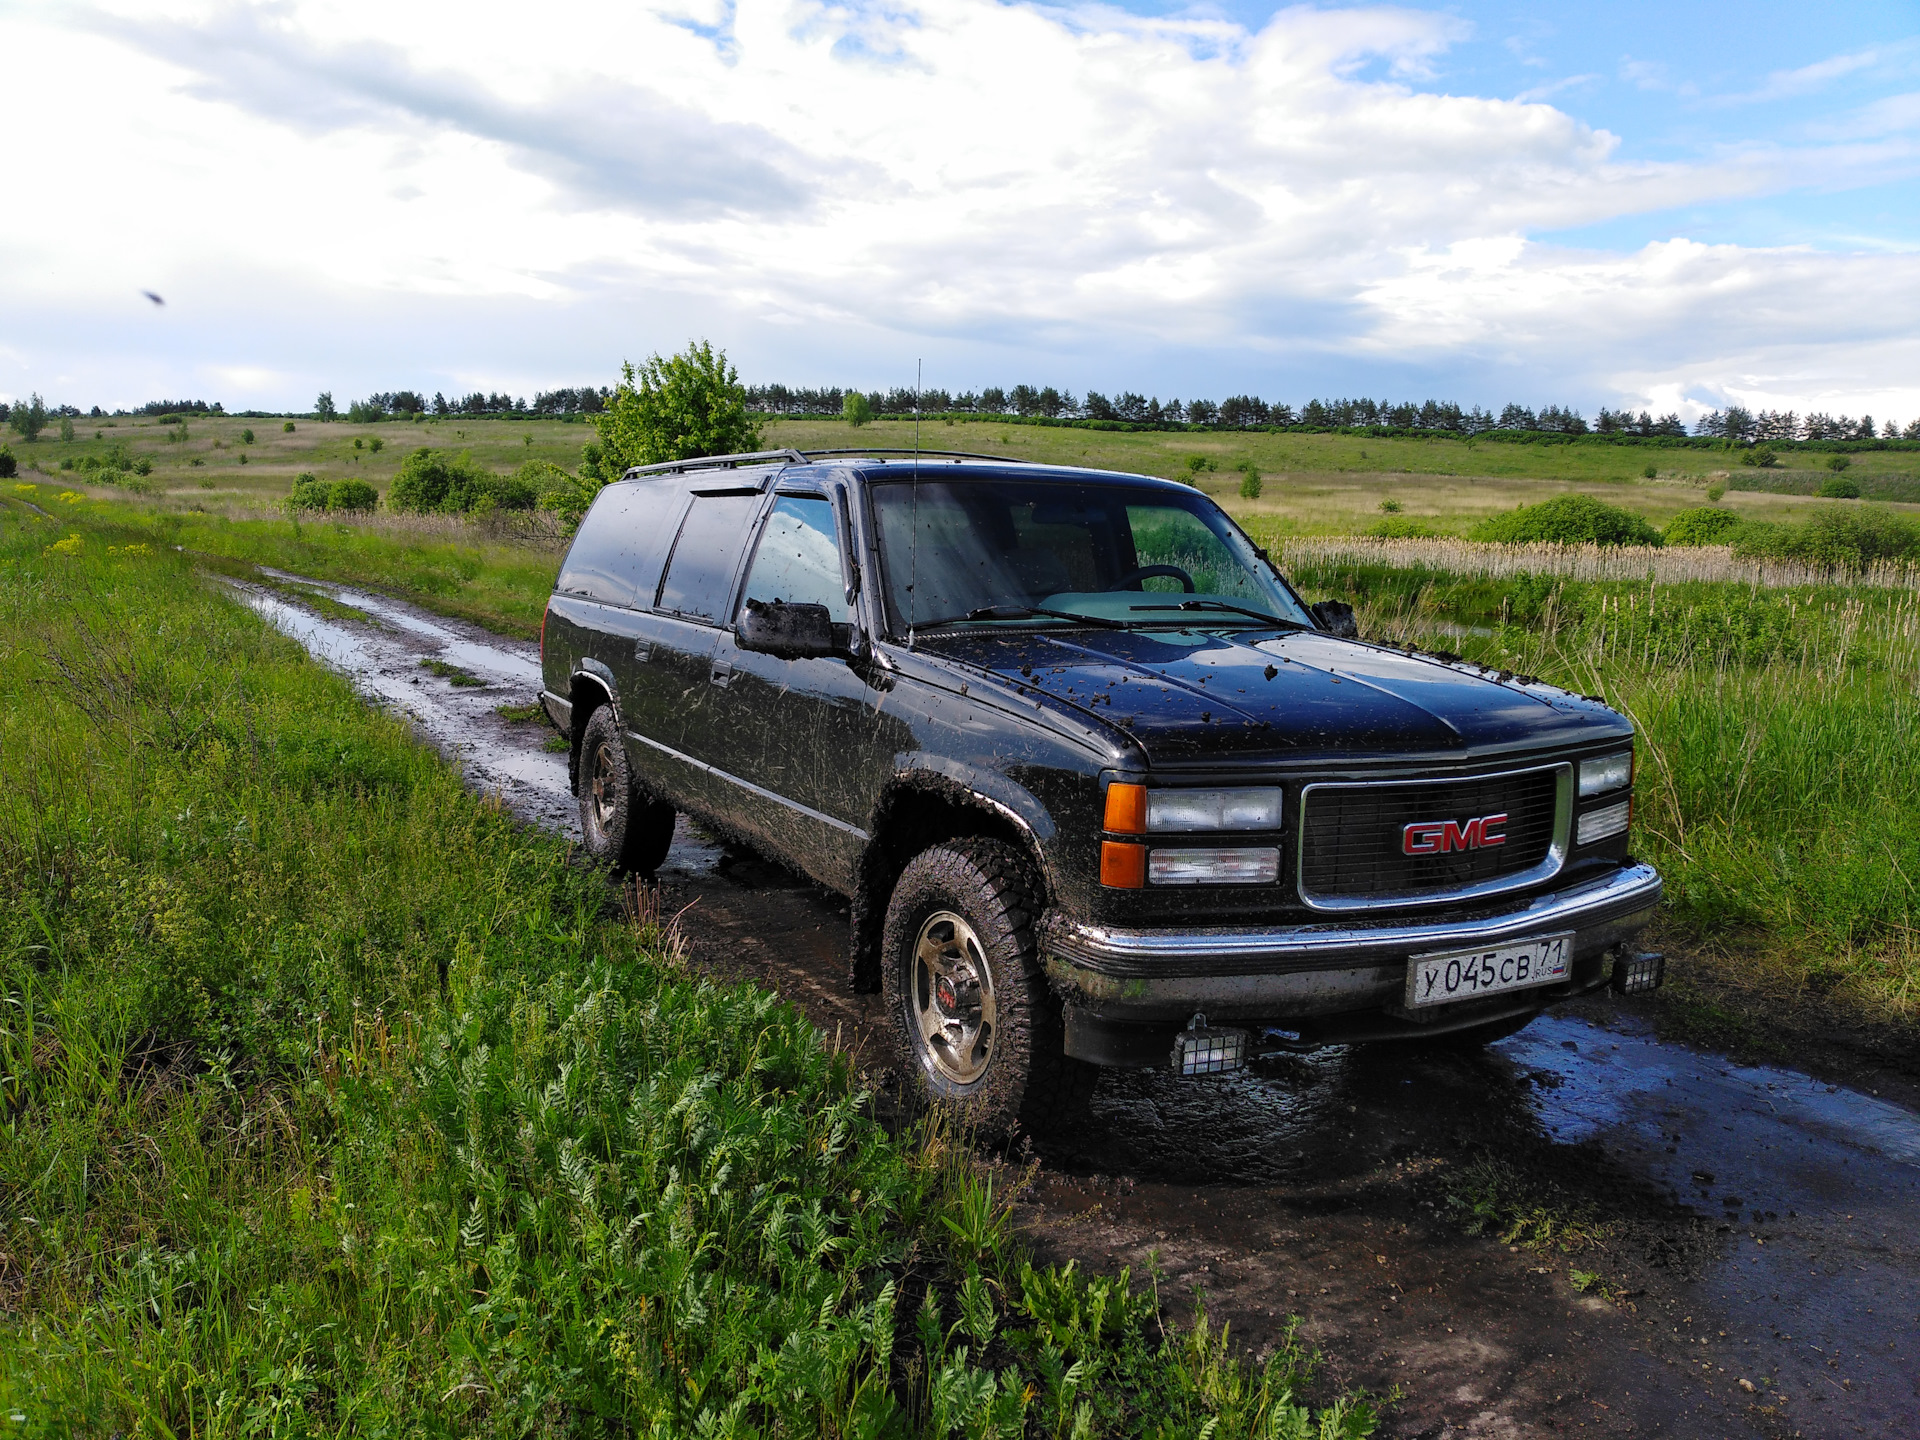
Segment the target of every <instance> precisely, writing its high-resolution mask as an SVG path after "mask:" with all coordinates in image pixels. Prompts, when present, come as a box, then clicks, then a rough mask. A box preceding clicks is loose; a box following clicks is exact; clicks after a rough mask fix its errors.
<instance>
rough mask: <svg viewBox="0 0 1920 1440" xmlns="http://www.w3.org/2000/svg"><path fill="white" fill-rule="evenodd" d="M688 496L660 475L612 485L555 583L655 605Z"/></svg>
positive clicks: (608, 599) (610, 600) (604, 599)
mask: <svg viewBox="0 0 1920 1440" xmlns="http://www.w3.org/2000/svg"><path fill="white" fill-rule="evenodd" d="M685 501H686V491H684V490H682V489H681V488H680V487H679V486H678V485H674V484H671V483H667V482H663V481H658V480H655V481H645V480H641V481H631V482H627V483H625V484H616V485H609V486H607V488H606V489H604V490H602V491H601V492H600V495H599V498H597V499H596V500H595V501H594V502H593V508H592V509H591V510H589V511H588V512H587V517H586V519H584V520H582V521H581V522H580V533H579V534H578V535H576V536H575V537H574V540H573V548H572V549H570V550H568V551H567V558H566V561H565V562H564V563H563V564H562V565H561V566H560V578H559V579H558V580H557V581H555V582H554V587H553V588H554V589H555V590H557V591H560V592H561V593H563V594H567V595H584V596H586V597H587V598H588V599H589V600H598V601H600V602H601V603H602V604H606V605H639V606H647V605H651V604H652V603H653V592H654V590H655V588H656V587H657V586H658V585H659V583H660V563H661V560H662V559H663V558H664V557H665V555H666V548H667V539H668V537H669V536H671V535H672V534H673V528H674V522H675V521H677V520H678V519H679V518H680V514H679V511H680V507H681V505H683V504H684V503H685Z"/></svg>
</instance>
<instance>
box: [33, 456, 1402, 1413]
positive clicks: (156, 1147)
mask: <svg viewBox="0 0 1920 1440" xmlns="http://www.w3.org/2000/svg"><path fill="white" fill-rule="evenodd" d="M24 500H25V497H24V496H21V495H19V494H18V493H17V492H8V493H4V494H0V812H3V813H4V817H5V818H4V821H0V1414H4V1415H6V1416H7V1417H8V1423H9V1433H11V1434H19V1435H23V1436H29V1435H30V1436H56V1435H57V1436H65V1435H70V1434H75V1433H80V1434H97V1435H107V1434H122V1433H123V1434H139V1435H157V1436H174V1435H177V1436H186V1435H194V1436H242V1435H246V1436H253V1435H262V1436H265V1435H273V1436H283V1435H284V1436H302V1435H319V1434H328V1435H332V1434H348V1433H350V1434H366V1435H400V1434H406V1435H454V1434H459V1435H494V1434H498V1435H515V1436H519V1435H526V1434H530V1433H539V1434H559V1433H593V1434H636V1433H647V1434H659V1435H689V1434H699V1435H703V1436H745V1435H750V1434H764V1433H779V1434H782V1435H794V1436H811V1435H820V1436H856V1435H857V1436H873V1437H881V1436H907V1435H919V1436H928V1437H934V1436H939V1437H945V1436H948V1435H953V1434H966V1435H981V1434H990V1433H999V1434H1003V1435H1018V1434H1023V1433H1040V1432H1044V1433H1048V1434H1053V1435H1066V1434H1069V1433H1072V1434H1074V1435H1080V1434H1092V1433H1101V1434H1122V1435H1156V1436H1158V1435H1167V1436H1172V1435H1185V1434H1194V1433H1211V1434H1217V1435H1220V1436H1241V1435H1248V1436H1251V1435H1261V1436H1267V1435H1301V1436H1305V1435H1308V1434H1314V1435H1320V1436H1323V1437H1338V1436H1361V1435H1365V1434H1367V1433H1369V1432H1370V1431H1371V1429H1372V1428H1373V1412H1372V1410H1371V1409H1370V1408H1368V1407H1367V1406H1365V1405H1362V1404H1357V1403H1355V1402H1353V1401H1352V1400H1348V1399H1341V1400H1335V1401H1334V1402H1333V1403H1332V1404H1331V1405H1330V1406H1329V1407H1328V1408H1327V1409H1325V1410H1321V1411H1318V1412H1317V1413H1316V1412H1314V1411H1311V1410H1309V1408H1308V1407H1307V1406H1306V1405H1305V1404H1304V1403H1303V1401H1302V1400H1301V1398H1300V1397H1301V1395H1302V1393H1303V1388H1304V1387H1305V1385H1306V1383H1307V1371H1308V1368H1309V1365H1308V1359H1307V1357H1306V1356H1304V1355H1303V1354H1302V1352H1301V1351H1300V1350H1299V1349H1298V1348H1297V1347H1295V1346H1293V1345H1291V1344H1283V1345H1281V1346H1280V1347H1278V1348H1277V1349H1276V1350H1275V1351H1274V1353H1273V1354H1272V1355H1271V1356H1270V1357H1269V1358H1268V1359H1267V1360H1266V1362H1265V1363H1264V1364H1262V1365H1257V1366H1256V1365H1250V1364H1248V1363H1247V1362H1245V1361H1244V1360H1242V1359H1239V1358H1236V1357H1235V1356H1234V1355H1233V1354H1232V1353H1231V1351H1230V1349H1229V1347H1228V1345H1227V1343H1226V1337H1225V1335H1224V1334H1223V1333H1221V1332H1220V1331H1218V1330H1216V1329H1212V1328H1209V1327H1208V1326H1207V1324H1206V1322H1205V1319H1204V1316H1202V1317H1201V1318H1199V1319H1198V1321H1197V1322H1196V1323H1195V1324H1194V1325H1192V1326H1191V1327H1182V1326H1176V1325H1173V1324H1171V1323H1170V1322H1168V1323H1166V1324H1165V1325H1164V1328H1163V1322H1162V1320H1161V1317H1160V1313H1159V1309H1158V1296H1157V1291H1156V1290H1154V1289H1152V1288H1150V1287H1142V1286H1130V1285H1129V1282H1128V1279H1127V1277H1126V1276H1124V1275H1122V1276H1120V1277H1118V1278H1094V1277H1088V1276H1084V1275H1081V1274H1079V1273H1077V1272H1074V1271H1073V1270H1071V1269H1068V1270H1066V1271H1061V1270H1055V1269H1036V1268H1034V1267H1033V1266H1032V1265H1030V1264H1029V1263H1028V1262H1027V1260H1026V1259H1025V1258H1024V1256H1023V1255H1022V1253H1021V1250H1020V1247H1019V1245H1018V1244H1017V1243H1016V1241H1015V1240H1014V1239H1013V1238H1012V1236H1011V1232H1010V1229H1009V1225H1008V1220H1007V1200H1008V1197H1007V1195H1006V1194H1005V1193H1000V1194H996V1193H995V1190H994V1186H993V1179H992V1174H991V1172H989V1171H986V1170H983V1169H982V1168H981V1167H980V1166H979V1165H978V1164H977V1163H976V1162H975V1161H974V1159H973V1157H972V1153H971V1150H970V1147H967V1146H965V1145H963V1144H959V1143H956V1142H955V1138H954V1137H952V1136H950V1135H948V1134H946V1133H945V1132H943V1131H942V1130H941V1129H940V1128H939V1127H938V1126H937V1125H932V1124H928V1125H920V1126H915V1127H911V1128H909V1129H907V1130H905V1131H904V1132H902V1133H898V1134H893V1133H889V1132H887V1131H886V1130H884V1129H882V1128H881V1127H880V1126H879V1125H878V1124H876V1123H875V1122H874V1120H873V1119H872V1118H870V1115H869V1111H868V1107H867V1104H866V1101H865V1098H864V1097H863V1095H862V1094H861V1093H860V1090H859V1077H858V1076H857V1075H856V1074H855V1073H854V1071H853V1069H852V1067H851V1065H850V1063H849V1061H848V1059H847V1058H846V1057H845V1056H844V1055H841V1054H837V1053H834V1051H833V1050H832V1048H831V1047H830V1046H828V1045H826V1044H824V1043H823V1040H822V1037H821V1036H820V1035H819V1034H818V1033H817V1032H815V1031H814V1030H813V1029H812V1028H811V1027H810V1026H809V1025H807V1024H806V1023H805V1022H804V1020H802V1019H801V1018H800V1017H799V1016H798V1015H797V1014H796V1013H795V1012H794V1011H793V1010H791V1009H790V1008H788V1007H787V1006H785V1005H783V1004H781V1003H780V1002H779V1001H777V1000H776V999H774V998H773V997H771V996H768V995H766V994H762V993H756V992H754V991H752V990H750V989H747V988H744V987H742V988H727V987H719V986H715V985H713V984H711V983H707V982H703V981H700V980H698V979H696V978H694V977H693V976H691V975H689V974H688V973H687V971H686V970H685V969H684V967H683V966H682V965H681V964H680V963H679V961H678V960H677V958H676V956H675V953H674V948H673V944H672V941H671V937H670V936H669V935H667V934H665V933H663V932H662V929H661V927H660V925H659V923H658V919H657V916H656V914H655V913H654V911H653V909H652V907H651V905H650V903H649V900H648V897H647V895H646V893H645V892H644V891H629V892H626V894H625V895H624V897H622V896H618V895H616V892H614V891H612V890H611V889H610V888H609V887H608V886H607V884H606V883H605V881H604V879H603V878H602V877H601V876H600V875H599V874H598V873H596V872H593V871H591V870H588V869H585V868H583V867H581V866H579V865H578V864H576V863H574V862H573V859H572V857H571V856H570V855H569V854H568V852H567V850H566V848H565V847H564V846H563V845H562V844H561V843H560V842H558V841H555V840H553V839H551V838H548V837H545V836H541V835H538V834H534V833H530V832H528V831H526V830H524V829H523V828H521V827H519V826H517V825H515V824H514V823H512V822H510V821H509V820H508V819H507V818H506V817H505V816H504V815H503V814H502V813H501V812H500V811H499V810H498V809H497V808H495V807H493V806H490V805H489V804H488V803H486V802H485V801H483V800H482V799H480V798H478V797H475V796H473V795H471V794H469V793H467V792H466V791H464V790H463V789H462V788H461V786H460V783H459V781H458V778H457V776H456V775H455V774H454V773H453V772H452V771H451V770H450V769H449V768H448V767H446V766H445V765H443V764H442V763H441V762H440V761H439V760H438V759H437V757H435V756H433V755H432V754H431V753H429V752H427V751H425V750H423V749H421V748H420V747H418V746H417V745H415V744H414V743H412V741H411V740H410V739H409V737H408V735H407V733H406V731H405V728H404V726H403V725H402V724H401V723H400V722H399V721H398V720H396V719H393V718H389V717H387V716H384V715H381V714H378V713H376V712H374V711H372V710H370V709H368V708H367V707H366V706H365V705H363V704H362V703H361V702H360V701H359V700H358V699H356V698H355V696H354V695H353V693H352V692H351V690H350V689H349V688H348V686H347V685H346V684H345V682H344V681H342V680H340V679H339V678H337V677H335V676H333V675H331V674H330V673H328V672H327V671H325V670H324V669H322V668H321V667H320V666H318V665H316V664H314V663H313V662H311V661H309V660H308V659H307V658H306V657H305V655H304V654H303V653H302V652H301V651H300V649H299V647H298V646H297V645H295V644H294V643H293V642H291V641H289V640H287V639H285V638H283V637H281V636H279V635H277V634H276V633H275V632H273V631H271V630H270V629H268V628H267V627H266V626H265V625H264V624H263V623H262V622H261V621H259V620H258V619H257V618H256V617H255V616H254V615H253V614H252V613H251V612H249V611H247V610H246V609H244V608H243V607H241V606H239V605H237V604H236V603H234V602H232V601H231V600H230V599H228V598H226V597H225V596H224V594H222V593H221V592H220V591H219V587H218V586H216V585H214V584H212V583H211V582H209V581H208V580H207V579H206V578H205V577H204V576H203V575H201V574H200V573H199V572H198V570H197V568H196V566H195V564H194V562H193V561H192V559H191V558H190V557H187V556H184V555H182V554H179V553H177V552H174V551H171V550H169V549H166V548H164V547H157V546H155V545H153V544H152V543H150V541H149V540H148V539H147V538H146V537H147V536H148V535H149V533H150V524H149V523H147V522H136V523H133V524H122V523H118V522H116V521H115V520H114V519H113V518H112V517H111V516H110V515H107V514H105V513H103V512H102V511H101V509H100V507H96V506H80V507H72V509H71V511H70V513H69V514H67V515H64V516H62V517H61V519H60V520H59V521H57V522H56V521H51V520H48V519H46V518H44V517H42V516H40V515H37V514H35V513H34V512H33V511H32V510H31V509H29V508H28V507H27V505H26V504H25V503H24ZM1003 1192H1004V1187H1003Z"/></svg>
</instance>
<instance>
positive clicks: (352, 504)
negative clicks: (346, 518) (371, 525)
mask: <svg viewBox="0 0 1920 1440" xmlns="http://www.w3.org/2000/svg"><path fill="white" fill-rule="evenodd" d="M379 503H380V492H379V491H378V490H375V489H374V488H373V486H371V485H369V484H368V483H367V482H366V481H364V480H336V481H334V482H333V484H332V486H331V487H330V488H329V489H328V492H327V508H328V509H329V510H371V509H373V507H374V506H375V505H378V504H379Z"/></svg>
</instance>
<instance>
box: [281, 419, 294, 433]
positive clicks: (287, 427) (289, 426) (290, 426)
mask: <svg viewBox="0 0 1920 1440" xmlns="http://www.w3.org/2000/svg"><path fill="white" fill-rule="evenodd" d="M280 429H281V430H282V431H283V432H284V433H285V434H288V435H291V434H293V421H291V420H289V421H287V423H286V424H284V425H282V426H281V427H280Z"/></svg>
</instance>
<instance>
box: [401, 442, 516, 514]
mask: <svg viewBox="0 0 1920 1440" xmlns="http://www.w3.org/2000/svg"><path fill="white" fill-rule="evenodd" d="M522 468H524V467H522ZM539 501H540V494H539V492H538V491H537V490H536V489H535V488H534V487H533V486H532V485H530V484H528V483H527V482H526V481H524V480H521V479H519V478H518V477H517V476H506V475H496V474H494V473H493V472H492V471H491V470H487V469H483V468H482V467H481V466H480V465H478V464H476V463H475V462H474V460H473V459H472V457H471V456H468V455H465V454H461V455H448V454H447V453H446V452H445V451H442V450H434V449H432V448H430V447H428V446H424V445H423V446H421V447H420V448H419V449H418V450H415V451H414V452H413V453H412V454H411V455H409V456H408V457H407V458H406V459H405V460H402V461H401V462H400V469H399V472H398V473H397V474H396V475H395V476H394V477H393V484H392V485H391V486H389V487H388V489H387V506H388V508H389V509H392V510H411V511H415V512H418V513H422V514H425V513H428V512H431V511H440V512H444V513H447V514H455V515H464V514H466V513H467V512H469V511H471V510H475V509H499V510H531V509H532V508H533V507H534V506H535V505H537V504H538V503H539Z"/></svg>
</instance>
